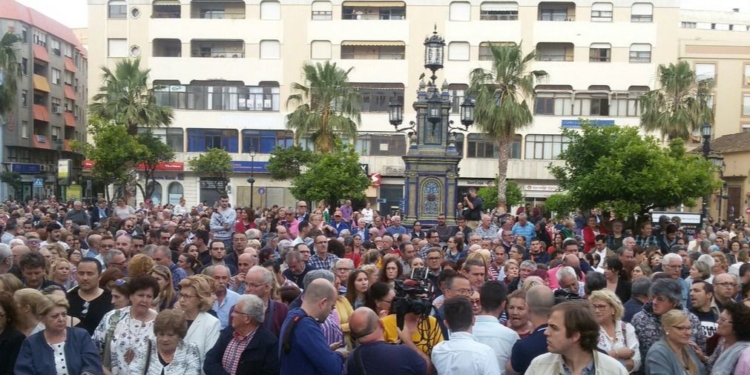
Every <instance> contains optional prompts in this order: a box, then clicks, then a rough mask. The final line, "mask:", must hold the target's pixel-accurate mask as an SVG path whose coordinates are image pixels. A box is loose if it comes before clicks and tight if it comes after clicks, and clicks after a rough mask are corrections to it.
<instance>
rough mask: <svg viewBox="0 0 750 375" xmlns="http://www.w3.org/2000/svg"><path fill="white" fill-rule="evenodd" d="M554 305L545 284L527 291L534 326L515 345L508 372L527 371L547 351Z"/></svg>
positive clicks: (520, 372) (527, 304)
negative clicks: (546, 333)
mask: <svg viewBox="0 0 750 375" xmlns="http://www.w3.org/2000/svg"><path fill="white" fill-rule="evenodd" d="M532 228H533V226H532ZM554 305H555V296H554V294H552V291H551V290H550V289H549V288H548V287H546V286H544V285H537V286H533V287H531V289H529V292H528V293H526V306H528V309H529V321H530V322H531V325H532V326H533V328H532V330H531V335H529V336H527V337H525V338H523V339H521V340H519V341H517V342H516V343H515V345H513V350H511V354H510V361H508V363H507V365H506V366H505V371H506V373H507V374H510V375H516V374H523V373H525V372H526V369H528V368H529V365H530V364H531V361H532V360H533V359H534V358H536V357H537V356H539V355H540V354H544V353H547V337H546V336H544V331H546V330H547V320H548V319H549V315H550V312H551V310H552V306H554Z"/></svg>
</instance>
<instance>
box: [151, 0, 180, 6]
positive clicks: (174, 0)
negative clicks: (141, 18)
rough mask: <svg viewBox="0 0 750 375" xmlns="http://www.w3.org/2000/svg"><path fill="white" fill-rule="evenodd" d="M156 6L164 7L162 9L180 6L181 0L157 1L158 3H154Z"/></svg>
mask: <svg viewBox="0 0 750 375" xmlns="http://www.w3.org/2000/svg"><path fill="white" fill-rule="evenodd" d="M154 5H155V6H156V5H158V6H162V7H164V6H180V1H179V0H156V1H154Z"/></svg>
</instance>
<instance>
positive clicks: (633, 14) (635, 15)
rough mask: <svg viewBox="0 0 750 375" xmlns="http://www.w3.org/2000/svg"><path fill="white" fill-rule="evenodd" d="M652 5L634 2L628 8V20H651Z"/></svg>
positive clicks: (652, 14)
mask: <svg viewBox="0 0 750 375" xmlns="http://www.w3.org/2000/svg"><path fill="white" fill-rule="evenodd" d="M653 21H654V5H653V4H651V3H635V4H633V7H632V8H631V9H630V22H653Z"/></svg>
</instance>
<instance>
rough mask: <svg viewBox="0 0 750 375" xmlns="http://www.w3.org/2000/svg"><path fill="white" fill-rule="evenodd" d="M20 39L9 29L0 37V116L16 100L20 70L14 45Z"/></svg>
mask: <svg viewBox="0 0 750 375" xmlns="http://www.w3.org/2000/svg"><path fill="white" fill-rule="evenodd" d="M20 40H21V38H20V37H19V36H18V35H16V34H13V33H12V32H10V31H8V32H6V33H5V34H3V37H2V38H0V76H2V78H1V79H0V81H2V84H0V116H1V115H3V114H5V113H7V112H8V111H10V110H11V109H13V103H15V101H16V96H17V93H18V77H19V75H20V74H21V70H20V69H19V68H18V62H19V58H18V56H17V49H16V46H15V45H16V43H18V42H19V41H20Z"/></svg>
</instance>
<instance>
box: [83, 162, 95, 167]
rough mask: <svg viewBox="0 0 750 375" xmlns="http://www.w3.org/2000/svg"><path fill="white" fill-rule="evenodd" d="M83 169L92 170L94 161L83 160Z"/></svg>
mask: <svg viewBox="0 0 750 375" xmlns="http://www.w3.org/2000/svg"><path fill="white" fill-rule="evenodd" d="M83 169H94V161H93V160H84V161H83Z"/></svg>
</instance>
